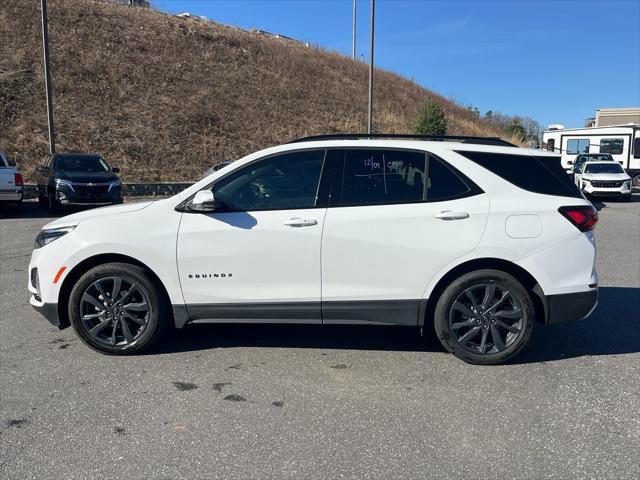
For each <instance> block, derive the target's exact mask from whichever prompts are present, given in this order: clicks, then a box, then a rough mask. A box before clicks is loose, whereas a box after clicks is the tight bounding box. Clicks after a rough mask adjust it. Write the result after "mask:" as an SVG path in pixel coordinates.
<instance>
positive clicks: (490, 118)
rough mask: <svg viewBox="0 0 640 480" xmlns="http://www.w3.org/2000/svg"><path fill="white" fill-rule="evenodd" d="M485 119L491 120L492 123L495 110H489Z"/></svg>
mask: <svg viewBox="0 0 640 480" xmlns="http://www.w3.org/2000/svg"><path fill="white" fill-rule="evenodd" d="M484 118H486V119H487V120H489V121H490V122H492V121H493V110H487V111H486V112H485V114H484Z"/></svg>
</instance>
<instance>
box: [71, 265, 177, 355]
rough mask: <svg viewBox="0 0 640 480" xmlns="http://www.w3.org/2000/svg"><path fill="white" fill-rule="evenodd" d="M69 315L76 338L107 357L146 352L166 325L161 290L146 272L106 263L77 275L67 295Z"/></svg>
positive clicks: (164, 306)
mask: <svg viewBox="0 0 640 480" xmlns="http://www.w3.org/2000/svg"><path fill="white" fill-rule="evenodd" d="M117 279H120V283H119V284H117V283H116V282H117ZM101 292H102V293H101ZM114 292H115V295H116V297H117V300H116V301H113V300H112V298H113V294H114ZM88 297H92V299H89V298H88ZM105 298H106V301H105V300H104V299H105ZM122 300H124V301H122ZM105 303H107V304H108V305H107V306H105ZM127 305H129V308H127ZM145 305H146V310H145ZM98 307H100V309H102V314H100V310H99V309H98ZM68 311H69V320H70V322H71V325H72V326H73V329H74V330H75V332H76V334H77V335H78V337H80V339H81V340H82V341H83V342H84V343H85V344H86V345H87V346H89V347H90V348H92V349H94V350H97V351H98V352H102V353H106V354H110V355H127V354H133V353H138V352H140V351H142V350H144V349H146V348H149V347H150V346H151V345H153V343H155V342H156V341H157V340H158V339H159V338H160V337H161V336H162V334H163V333H164V332H165V331H166V329H167V327H168V325H169V315H168V312H169V302H168V300H167V299H166V296H165V294H164V292H163V290H162V287H161V286H160V285H157V284H156V281H155V279H154V278H153V277H152V276H151V274H150V273H149V272H148V271H147V270H145V269H144V268H142V267H138V266H136V265H131V264H128V263H105V264H103V265H98V266H97V267H94V268H92V269H91V270H89V271H88V272H86V273H85V274H84V275H82V276H81V277H80V279H79V280H78V281H77V282H76V284H75V285H74V287H73V289H72V291H71V295H70V297H69V305H68ZM131 317H133V319H132V318H131ZM134 319H135V321H134ZM127 337H128V338H127Z"/></svg>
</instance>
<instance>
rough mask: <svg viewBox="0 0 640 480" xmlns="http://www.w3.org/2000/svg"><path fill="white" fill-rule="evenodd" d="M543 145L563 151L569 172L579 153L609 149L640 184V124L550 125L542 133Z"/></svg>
mask: <svg viewBox="0 0 640 480" xmlns="http://www.w3.org/2000/svg"><path fill="white" fill-rule="evenodd" d="M542 148H543V150H548V151H550V152H557V153H559V154H560V155H561V161H562V166H563V167H564V169H565V170H567V172H570V171H571V169H572V165H573V162H574V161H575V159H576V157H577V156H578V154H580V153H610V154H611V155H612V156H613V159H614V160H616V161H617V162H618V163H620V165H622V167H623V168H624V169H625V170H626V171H627V173H628V174H629V175H630V176H631V178H632V179H633V186H634V187H636V188H637V187H640V124H628V125H611V126H606V127H586V128H564V126H562V125H549V129H548V130H546V131H545V132H543V134H542Z"/></svg>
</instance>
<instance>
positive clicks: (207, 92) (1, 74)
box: [0, 0, 502, 181]
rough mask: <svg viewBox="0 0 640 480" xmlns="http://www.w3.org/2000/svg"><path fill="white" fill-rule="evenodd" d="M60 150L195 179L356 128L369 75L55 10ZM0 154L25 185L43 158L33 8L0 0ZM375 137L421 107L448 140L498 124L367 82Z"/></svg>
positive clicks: (133, 14)
mask: <svg viewBox="0 0 640 480" xmlns="http://www.w3.org/2000/svg"><path fill="white" fill-rule="evenodd" d="M49 14H50V37H51V61H52V72H53V84H54V112H55V119H56V130H57V133H58V138H57V143H58V148H59V150H61V151H63V150H68V151H87V152H99V153H101V154H103V155H104V156H105V158H107V159H108V161H109V162H110V163H111V164H112V165H117V166H119V167H120V168H121V170H122V173H123V177H124V179H125V180H126V181H145V180H148V181H166V180H189V179H193V178H197V177H198V176H199V174H200V173H201V172H202V170H204V168H205V167H207V166H209V165H211V164H213V163H216V162H217V161H219V160H222V159H235V158H238V157H240V156H242V155H245V154H247V153H250V152H251V151H254V150H257V149H260V148H263V147H267V146H269V145H274V144H278V143H282V142H284V141H287V140H289V139H291V138H294V137H300V136H304V135H312V134H319V133H333V132H354V131H365V128H366V110H367V75H368V73H367V67H366V65H364V64H362V63H358V62H353V61H351V60H350V59H349V58H346V57H344V56H341V55H338V54H335V53H329V52H325V51H317V50H315V49H314V48H306V47H304V46H302V45H298V44H295V43H291V42H287V41H283V40H278V39H270V38H265V37H262V36H260V35H257V34H253V33H249V32H245V31H242V30H238V29H234V28H230V27H225V26H222V25H218V24H215V23H212V22H209V23H206V24H205V23H200V22H197V21H194V20H181V19H178V18H175V17H172V16H168V15H165V14H162V13H159V12H155V11H152V10H142V9H135V8H127V7H121V6H117V5H110V4H105V3H100V2H96V1H92V0H50V6H49ZM0 49H1V50H0V102H1V104H0V148H4V150H5V151H6V152H7V153H8V154H9V156H11V157H12V158H15V159H16V160H17V161H18V162H19V163H20V164H21V166H22V168H23V171H24V172H25V174H26V177H27V180H31V181H32V180H33V178H34V177H33V173H34V170H35V168H36V166H37V165H39V164H40V163H41V162H42V160H43V159H44V158H45V156H46V153H47V151H48V150H47V149H48V143H47V124H46V104H45V96H44V80H43V74H42V67H41V58H42V49H41V39H40V18H39V2H36V1H34V0H0ZM375 75H376V82H375V91H374V125H375V129H376V131H383V132H396V133H400V132H403V133H406V132H410V131H411V129H412V126H413V123H414V119H415V115H416V111H417V108H418V106H419V105H420V103H421V102H423V101H424V100H425V99H426V98H431V99H435V100H437V101H438V102H440V103H441V104H443V105H444V107H445V110H446V113H447V117H448V123H449V133H451V134H467V135H492V136H500V135H501V134H502V132H501V131H500V130H498V128H497V127H496V126H494V125H491V124H489V123H487V122H485V121H482V120H480V119H478V118H476V117H475V116H474V115H473V114H472V113H471V112H468V111H466V110H465V109H464V108H461V107H460V106H458V105H456V104H455V103H454V102H452V101H450V100H447V99H445V98H443V97H441V96H438V95H436V94H434V93H432V92H429V91H427V90H425V89H423V88H422V87H420V86H419V85H417V84H415V83H414V82H411V81H409V80H407V79H405V78H402V77H399V76H398V75H395V74H393V73H390V72H386V71H383V70H378V71H376V74H375Z"/></svg>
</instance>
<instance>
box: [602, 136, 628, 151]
mask: <svg viewBox="0 0 640 480" xmlns="http://www.w3.org/2000/svg"><path fill="white" fill-rule="evenodd" d="M623 148H624V138H603V139H602V140H600V153H610V154H611V155H620V154H621V153H622V150H623Z"/></svg>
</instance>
